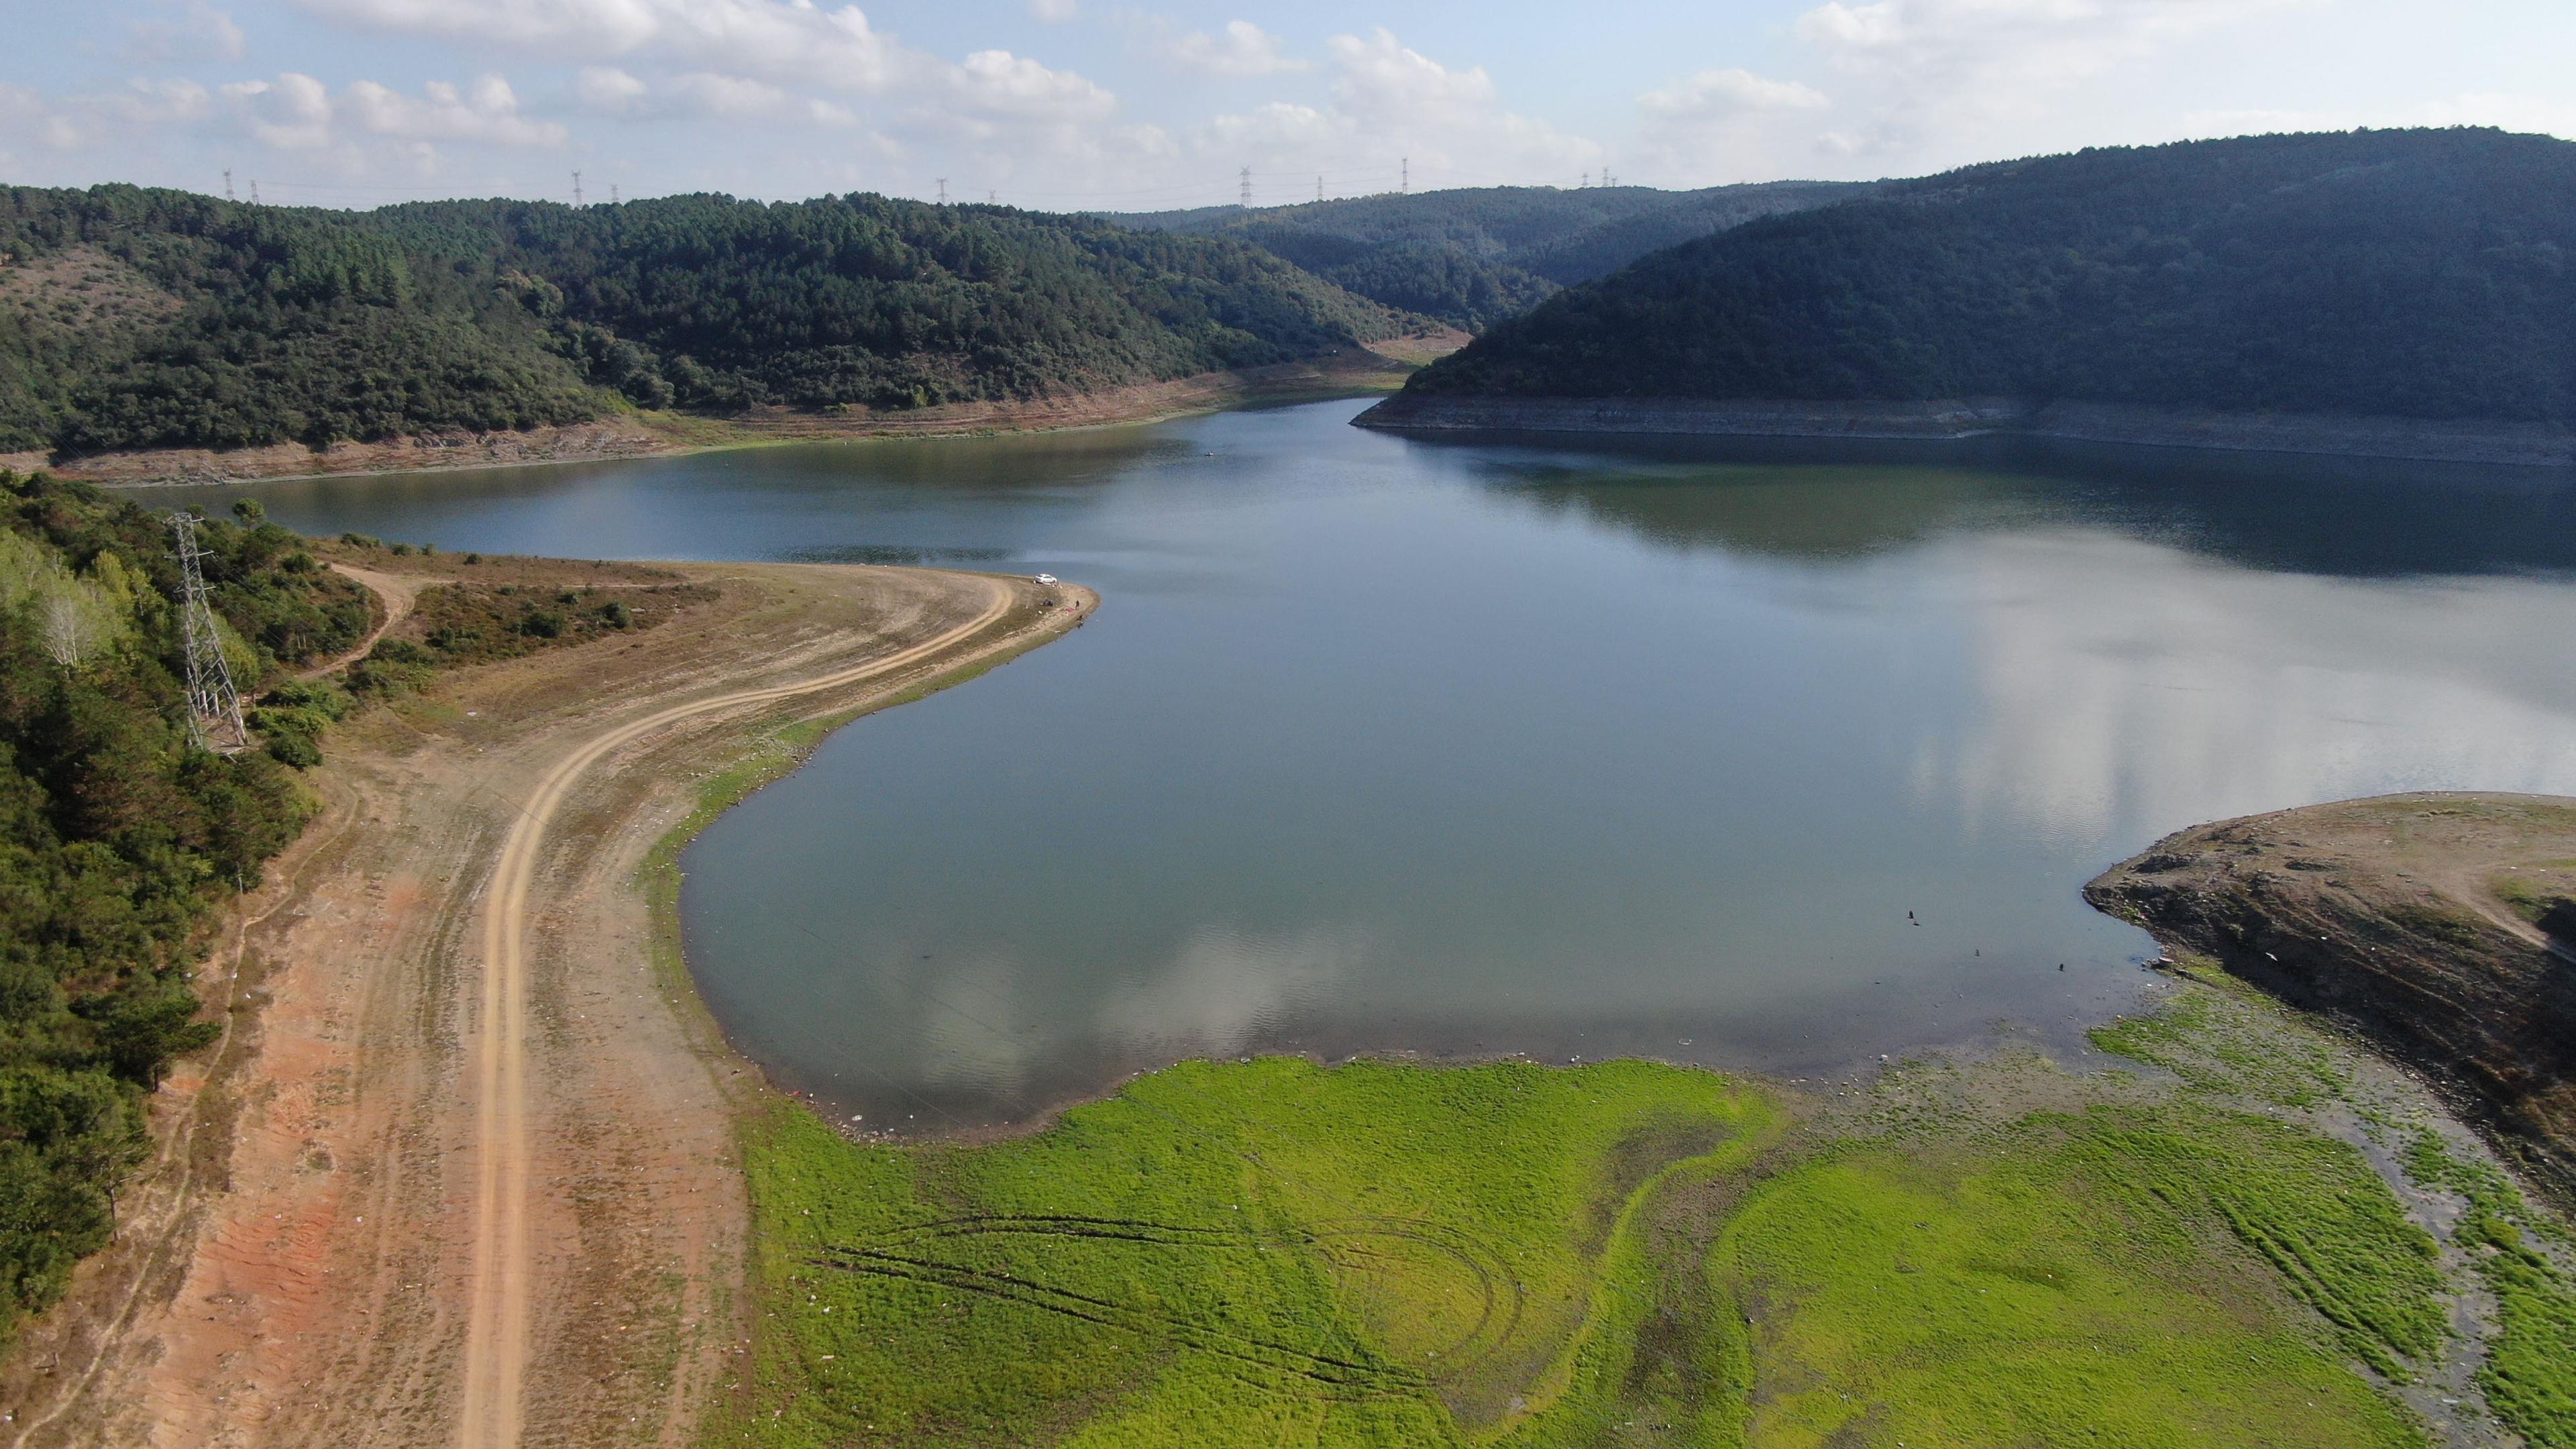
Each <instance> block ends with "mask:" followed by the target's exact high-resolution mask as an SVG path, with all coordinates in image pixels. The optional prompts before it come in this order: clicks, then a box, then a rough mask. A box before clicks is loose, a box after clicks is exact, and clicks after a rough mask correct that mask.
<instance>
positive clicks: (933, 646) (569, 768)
mask: <svg viewBox="0 0 2576 1449" xmlns="http://www.w3.org/2000/svg"><path fill="white" fill-rule="evenodd" d="M976 582H977V583H979V584H981V585H982V586H983V588H984V592H985V593H986V595H987V596H988V602H987V604H986V606H985V608H984V612H982V613H981V614H978V615H976V616H975V617H974V618H972V619H969V620H967V621H966V622H965V623H963V624H959V625H958V626H956V627H955V628H953V629H950V630H948V631H947V632H946V633H944V634H939V635H936V636H934V637H932V638H929V639H926V640H923V641H922V642H921V643H918V644H915V645H912V646H911V647H909V648H906V649H899V650H897V651H895V652H894V653H892V654H888V655H885V656H883V657H882V658H876V659H872V660H870V661H869V662H867V663H865V664H860V665H856V666H853V667H851V668H848V669H843V670H839V671H836V672H833V673H830V674H825V675H821V676H819V677H816V678H813V679H809V680H802V681H799V682H796V683H793V684H784V685H774V686H771V687H769V688H766V689H746V690H737V691H735V692H733V693H730V694H719V695H716V696H714V697H712V698H709V699H700V700H693V701H691V702H689V703H687V704H678V705H673V706H671V707H670V708H668V709H664V710H660V711H657V712H655V713H653V714H649V715H646V716H645V717H644V718H642V719H639V720H635V721H633V722H631V723H628V724H622V725H619V726H617V727H616V728H614V729H611V730H608V731H606V732H605V733H603V734H600V735H598V736H596V737H594V738H593V739H591V740H590V741H589V742H588V743H586V744H583V745H582V746H581V747H580V748H579V749H576V750H574V751H573V752H572V753H571V754H570V755H568V756H566V757H565V759H564V760H563V762H562V763H561V764H558V765H556V766H555V767H554V768H553V769H552V770H549V771H547V772H546V774H545V776H544V778H542V779H540V780H539V781H538V782H537V788H536V793H535V795H534V797H533V798H531V799H530V800H529V802H528V804H527V806H526V807H525V808H524V809H522V810H521V811H520V813H519V816H518V818H517V819H516V820H515V821H513V822H512V823H511V825H510V834H509V836H508V838H507V839H506V840H505V841H503V843H502V846H501V860H500V864H499V866H498V867H496V868H495V870H494V871H493V879H492V887H491V896H492V905H491V908H490V909H488V910H487V911H485V912H484V917H483V1012H482V1020H481V1021H480V1023H479V1024H478V1027H477V1030H476V1033H475V1044H474V1057H475V1075H476V1079H477V1093H476V1095H477V1097H478V1098H479V1100H480V1103H481V1109H480V1111H479V1113H478V1114H477V1143H476V1147H477V1153H478V1162H479V1165H478V1168H477V1171H476V1174H475V1183H474V1223H475V1231H474V1274H473V1309H472V1313H471V1316H470V1317H469V1318H468V1319H467V1324H466V1336H465V1386H464V1392H463V1395H462V1397H461V1398H460V1400H459V1403H458V1409H457V1427H458V1437H459V1441H460V1442H461V1443H464V1444H468V1445H491V1446H493V1449H511V1446H514V1445H516V1444H517V1443H518V1442H519V1438H520V1431H521V1427H522V1424H521V1413H520V1410H521V1403H520V1399H521V1395H522V1393H523V1391H524V1384H525V1377H526V1368H527V1359H528V1299H529V1278H528V1236H527V1235H528V1220H527V1219H528V1214H527V1208H528V1167H529V1158H530V1150H529V1140H528V1100H527V1098H528V1081H527V1068H528V1061H527V981H526V972H527V960H526V936H527V926H528V922H527V907H528V894H529V891H530V889H531V887H532V884H533V880H534V877H535V874H536V867H537V858H538V850H539V848H540V846H542V845H543V843H544V840H545V833H546V830H547V828H548V827H549V826H551V825H552V824H553V823H554V817H555V813H556V811H557V810H558V809H559V808H561V806H562V804H563V800H564V795H565V792H566V791H568V790H569V789H570V788H571V787H572V785H573V784H574V783H575V782H576V781H577V780H579V779H580V777H581V774H582V772H583V771H585V770H587V769H589V768H590V767H591V766H592V765H594V764H596V763H598V761H599V760H600V759H601V758H602V757H603V756H605V755H607V754H608V753H610V752H611V751H613V750H616V749H618V748H619V747H620V746H623V745H626V744H629V743H632V742H633V741H635V740H636V739H639V738H641V737H642V736H644V735H647V734H650V733H652V732H654V731H656V730H659V729H663V728H666V727H668V726H670V725H674V724H677V723H679V722H680V721H682V720H686V719H693V718H696V717H698V716H700V715H708V714H716V713H719V712H723V711H729V710H737V709H741V708H743V707H745V706H747V705H756V704H767V703H770V702H772V701H775V700H781V699H787V698H792V697H794V696H797V695H805V694H815V693H820V692H823V691H826V690H832V689H838V688H843V687H845V686H848V685H852V684H856V683H859V682H861V681H864V680H868V679H875V678H879V677H882V676H884V675H887V674H890V673H894V672H896V671H898V670H902V669H907V668H910V667H912V666H913V665H916V664H919V663H921V662H923V661H925V660H928V659H931V658H934V657H936V656H938V655H940V654H943V653H946V652H948V651H950V650H953V649H956V648H959V647H960V646H962V645H964V644H965V643H966V642H967V641H968V640H971V639H973V638H974V637H975V636H977V635H978V634H981V633H983V632H984V631H985V630H987V629H990V628H991V627H992V626H993V625H995V624H997V623H1000V622H1001V619H1002V616H1003V615H1004V614H1005V613H1007V612H1009V610H1010V607H1011V602H1012V599H1013V595H1014V591H1013V589H1012V588H1011V587H1010V586H1009V585H1007V584H1004V583H1002V582H1001V581H999V580H995V579H979V580H976Z"/></svg>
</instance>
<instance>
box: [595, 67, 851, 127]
mask: <svg viewBox="0 0 2576 1449" xmlns="http://www.w3.org/2000/svg"><path fill="white" fill-rule="evenodd" d="M573 94H574V95H575V96H576V97H578V98H579V99H580V101H581V103H582V105H583V106H584V107H585V108H586V109H589V110H592V111H595V112H598V113H600V114H602V115H609V116H619V117H626V118H651V119H657V120H667V119H684V120H698V121H766V122H776V123H782V124H798V125H823V126H836V127H837V126H853V125H856V124H858V115H857V113H856V112H854V111H852V110H851V109H850V108H849V107H847V106H844V105H840V104H838V103H836V102H832V101H825V100H818V99H815V98H813V97H810V96H801V95H797V94H795V93H793V92H791V91H789V90H787V89H785V88H784V87H781V86H774V85H771V84H770V83H769V82H767V81H760V80H753V79H751V78H749V77H747V76H738V75H724V74H720V73H718V72H715V71H688V72H684V73H682V74H680V75H675V76H669V77H666V78H664V79H663V80H661V81H660V82H658V83H656V84H650V85H648V84H647V83H645V82H644V81H642V80H639V79H637V78H636V77H635V76H632V75H629V74H627V73H626V72H625V71H622V70H619V69H617V68H616V67H614V66H597V65H594V66H585V67H583V68H582V72H581V74H580V76H579V77H577V78H576V79H575V80H574V82H573Z"/></svg>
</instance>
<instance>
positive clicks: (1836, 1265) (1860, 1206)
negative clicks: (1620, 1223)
mask: <svg viewBox="0 0 2576 1449" xmlns="http://www.w3.org/2000/svg"><path fill="white" fill-rule="evenodd" d="M2230 1239H2234V1240H2235V1241H2234V1242H2231V1241H2230ZM2246 1247H2251V1248H2253V1249H2254V1250H2255V1251H2253V1252H2250V1253H2249V1252H2247V1251H2245V1248H2246ZM2430 1253H2431V1245H2430V1243H2429V1242H2427V1241H2425V1240H2424V1239H2423V1237H2422V1235H2421V1234H2420V1233H2419V1232H2417V1231H2416V1230H2415V1229H2413V1228H2411V1227H2409V1226H2408V1225H2407V1224H2406V1223H2405V1221H2404V1219H2403V1217H2402V1216H2401V1215H2400V1213H2399V1211H2398V1208H2397V1204H2396V1202H2395V1200H2394V1199H2393V1198H2391V1197H2390V1196H2389V1194H2388V1192H2387V1190H2386V1188H2385V1187H2384V1186H2382V1185H2381V1184H2380V1183H2379V1182H2378V1180H2377V1179H2376V1178H2374V1177H2372V1176H2371V1174H2370V1171H2369V1169H2368V1167H2367V1166H2366V1165H2365V1164H2363V1163H2362V1162H2361V1161H2360V1160H2359V1158H2358V1156H2357V1154H2353V1153H2351V1152H2350V1151H2348V1150H2346V1149H2343V1148H2341V1147H2340V1146H2338V1145H2337V1144H2334V1143H2331V1142H2326V1141H2324V1140H2322V1139H2319V1138H2315V1137H2311V1136H2307V1135H2305V1134H2302V1133H2299V1132H2296V1131H2294V1130H2293V1129H2290V1128H2287V1127H2283V1126H2280V1125H2278V1124H2276V1123H2272V1122H2269V1121H2266V1120H2263V1119H2259V1118H2251V1117H2245V1116H2241V1115H2238V1114H2231V1113H2212V1112H2202V1111H2198V1110H2182V1111H2160V1112H2157V1113H2154V1114H2152V1115H2144V1116H2142V1115H2138V1114H2131V1113H2116V1112H2111V1111H2107V1110H2095V1111H2091V1112H2085V1113H2080V1114H2041V1115H2037V1116H2033V1117H2031V1118H2028V1119H2025V1120H2024V1121H2022V1122H2020V1123H2017V1124H2014V1125H2013V1126H2012V1127H2010V1128H2008V1129H2005V1130H2003V1131H2001V1132H1998V1133H1994V1134H1989V1135H1982V1136H1979V1137H1976V1138H1972V1139H1969V1140H1966V1141H1959V1142H1953V1143H1948V1144H1937V1145H1925V1144H1873V1145H1870V1146H1867V1147H1856V1148H1852V1149H1849V1150H1845V1151H1842V1152H1838V1153H1833V1154H1829V1155H1827V1156H1826V1157H1824V1158H1823V1159H1821V1160H1819V1161H1816V1162H1813V1163H1810V1164H1808V1165H1806V1166H1803V1167H1801V1168H1798V1169H1796V1170H1794V1171H1792V1172H1789V1173H1787V1174H1784V1175H1783V1176H1782V1177H1781V1178H1779V1179H1777V1180H1776V1181H1774V1182H1772V1183H1770V1184H1767V1185H1766V1186H1765V1187H1764V1188H1763V1190H1762V1191H1760V1192H1759V1193H1758V1194H1757V1195H1756V1196H1755V1197H1754V1198H1753V1199H1752V1200H1751V1201H1750V1202H1748V1203H1747V1204H1746V1206H1745V1208H1744V1209H1743V1211H1742V1212H1741V1213H1740V1214H1739V1215H1738V1216H1737V1217H1736V1219H1735V1221H1734V1222H1733V1223H1732V1224H1730V1226H1729V1227H1728V1229H1727V1231H1726V1233H1725V1235H1724V1237H1723V1238H1722V1239H1721V1240H1720V1242H1719V1244H1718V1247H1717V1249H1716V1251H1715V1253H1714V1254H1713V1256H1712V1264H1713V1266H1712V1272H1713V1274H1714V1275H1715V1276H1716V1277H1717V1278H1718V1279H1719V1280H1720V1281H1721V1282H1722V1283H1723V1284H1725V1285H1726V1286H1727V1288H1728V1289H1729V1291H1731V1292H1732V1293H1733V1294H1734V1295H1736V1297H1737V1298H1738V1299H1739V1301H1741V1302H1742V1303H1743V1304H1744V1306H1745V1317H1746V1319H1747V1320H1749V1326H1748V1328H1747V1329H1746V1331H1747V1332H1748V1333H1749V1335H1750V1342H1749V1345H1748V1347H1747V1350H1746V1354H1745V1357H1746V1361H1747V1363H1748V1364H1749V1367H1750V1370H1751V1375H1752V1379H1751V1381H1752V1383H1753V1385H1754V1392H1753V1394H1752V1396H1751V1398H1750V1401H1749V1403H1748V1404H1747V1407H1746V1410H1745V1414H1744V1418H1743V1421H1742V1424H1741V1434H1742V1437H1741V1439H1740V1440H1738V1441H1737V1442H1742V1443H1746V1444H1751V1445H1760V1446H1770V1445H1783V1446H1786V1445H1799V1446H1804V1445H1823V1444H1844V1443H1850V1444H1864V1443H1866V1444H1881V1443H1886V1444H1895V1443H1903V1444H1906V1445H1912V1446H1933V1445H1959V1446H1969V1445H1993V1444H2082V1443H2099V1444H2124V1445H2131V1444H2134V1445H2165V1444H2172V1445H2186V1444H2188V1445H2211V1444H2246V1445H2252V1444H2263V1445H2294V1444H2296V1445H2320V1446H2323V1445H2338V1446H2345V1445H2365V1444H2367V1445H2379V1444H2389V1445H2395V1444H2412V1443H2417V1442H2420V1435H2419V1434H2418V1433H2417V1431H2416V1430H2415V1429H2414V1427H2413V1426H2412V1425H2411V1424H2410V1423H2408V1422H2407V1420H2406V1419H2405V1417H2404V1416H2403V1414H2402V1413H2401V1412H2400V1411H2398V1410H2397V1409H2395V1408H2393V1407H2392V1406H2391V1405H2390V1404H2389V1403H2388V1402H2387V1401H2386V1400H2385V1399H2383V1398H2382V1397H2381V1396H2380V1395H2379V1394H2378V1393H2377V1392H2376V1391H2374V1389H2373V1388H2372V1387H2371V1386H2370V1385H2369V1383H2368V1382H2367V1381H2365V1380H2364V1379H2362V1378H2361V1377H2360V1376H2358V1375H2356V1374H2354V1373H2352V1372H2351V1371H2350V1370H2349V1369H2348V1368H2347V1367H2346V1361H2345V1359H2344V1355H2343V1354H2342V1353H2339V1352H2337V1351H2336V1350H2337V1348H2338V1347H2341V1348H2343V1349H2345V1350H2348V1351H2351V1352H2355V1353H2359V1354H2361V1355H2363V1356H2364V1357H2367V1358H2369V1359H2372V1360H2375V1361H2377V1362H2380V1363H2382V1364H2384V1365H2387V1366H2389V1367H2394V1366H2395V1365H2394V1363H2393V1361H2392V1360H2391V1354H2392V1352H2404V1353H2410V1354H2411V1353H2419V1352H2422V1351H2425V1350H2427V1349H2430V1348H2431V1347H2433V1346H2434V1343H2435V1342H2436V1341H2437V1339H2438V1336H2439V1334H2440V1332H2441V1321H2440V1318H2439V1315H2438V1313H2437V1312H2436V1311H2435V1309H2434V1305H2433V1302H2432V1298H2431V1294H2432V1291H2433V1289H2434V1287H2435V1286H2436V1285H2437V1281H2438V1280H2437V1279H2436V1278H2435V1275H2434V1272H2433V1269H2432V1265H2431V1262H2430ZM2276 1270H2277V1271H2276ZM2285 1283H2286V1284H2287V1285H2289V1286H2290V1287H2291V1288H2292V1290H2293V1291H2292V1292H2290V1293H2285V1292H2284V1291H2283V1286H2284V1284H2285ZM2297 1298H2304V1299H2306V1300H2307V1301H2308V1302H2309V1303H2310V1304H2311V1305H2313V1306H2315V1307H2318V1308H2320V1309H2323V1310H2324V1311H2325V1313H2326V1316H2327V1318H2328V1319H2329V1321H2331V1322H2333V1323H2334V1324H2335V1325H2336V1332H2335V1333H2334V1334H2333V1335H2332V1336H2331V1337H2321V1336H2320V1335H2319V1334H2318V1333H2317V1332H2316V1330H2315V1327H2314V1323H2313V1321H2312V1320H2310V1319H2309V1318H2308V1317H2307V1315H2306V1314H2304V1313H2302V1312H2300V1311H2299V1309H2298V1306H2297V1303H2296V1302H2295V1301H2294V1300H2295V1299H2297Z"/></svg>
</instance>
